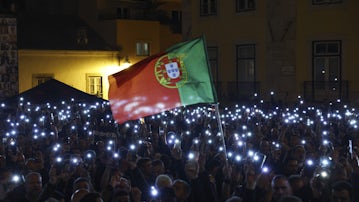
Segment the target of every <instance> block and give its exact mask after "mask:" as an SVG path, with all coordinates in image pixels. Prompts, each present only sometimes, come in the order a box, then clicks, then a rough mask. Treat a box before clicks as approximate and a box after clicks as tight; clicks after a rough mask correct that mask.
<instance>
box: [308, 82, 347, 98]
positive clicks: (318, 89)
mask: <svg viewBox="0 0 359 202" xmlns="http://www.w3.org/2000/svg"><path fill="white" fill-rule="evenodd" d="M303 93H304V98H305V99H306V100H309V101H328V100H336V99H340V100H344V101H345V100H348V99H349V82H348V81H304V90H303Z"/></svg>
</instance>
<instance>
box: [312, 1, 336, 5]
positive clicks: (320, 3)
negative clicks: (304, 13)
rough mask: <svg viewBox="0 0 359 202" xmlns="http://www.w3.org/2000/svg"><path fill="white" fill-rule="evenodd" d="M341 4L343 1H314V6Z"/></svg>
mask: <svg viewBox="0 0 359 202" xmlns="http://www.w3.org/2000/svg"><path fill="white" fill-rule="evenodd" d="M340 3H343V0H312V4H313V5H323V4H340Z"/></svg>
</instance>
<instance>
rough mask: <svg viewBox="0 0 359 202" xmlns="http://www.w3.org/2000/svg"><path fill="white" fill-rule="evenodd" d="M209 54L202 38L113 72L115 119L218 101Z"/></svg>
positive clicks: (129, 118)
mask: <svg viewBox="0 0 359 202" xmlns="http://www.w3.org/2000/svg"><path fill="white" fill-rule="evenodd" d="M206 53H207V52H206V47H205V43H204V39H203V38H202V37H199V38H196V39H193V40H191V41H187V42H183V43H179V44H177V45H175V46H173V47H171V48H169V49H168V50H167V51H166V52H164V53H160V54H157V55H154V56H150V57H148V58H146V59H144V60H142V61H140V62H138V63H136V64H134V65H132V66H131V67H129V68H128V69H125V70H123V71H120V72H118V73H116V74H113V75H110V76H109V78H108V79H109V83H110V88H109V92H108V97H109V101H110V105H111V110H112V114H113V117H114V119H115V120H116V121H117V122H118V123H123V122H126V121H128V120H135V119H139V118H141V117H145V116H149V115H153V114H157V113H160V112H163V111H166V110H169V109H173V108H176V107H179V106H185V105H192V104H198V103H214V102H216V101H217V97H216V93H215V91H214V88H213V85H212V81H211V75H210V70H209V65H208V59H207V54H206Z"/></svg>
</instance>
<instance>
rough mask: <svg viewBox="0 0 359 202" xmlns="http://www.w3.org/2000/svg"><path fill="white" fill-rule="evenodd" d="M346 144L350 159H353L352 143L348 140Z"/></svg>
mask: <svg viewBox="0 0 359 202" xmlns="http://www.w3.org/2000/svg"><path fill="white" fill-rule="evenodd" d="M348 144H349V154H350V158H351V159H353V142H352V140H349V142H348Z"/></svg>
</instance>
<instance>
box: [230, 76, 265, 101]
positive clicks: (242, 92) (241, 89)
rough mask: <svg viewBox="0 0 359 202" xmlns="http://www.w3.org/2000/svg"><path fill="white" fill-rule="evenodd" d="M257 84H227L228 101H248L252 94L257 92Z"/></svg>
mask: <svg viewBox="0 0 359 202" xmlns="http://www.w3.org/2000/svg"><path fill="white" fill-rule="evenodd" d="M259 85H260V83H259V82H254V81H248V82H244V81H242V82H228V85H227V92H228V100H229V101H249V100H251V99H252V98H253V95H254V93H258V91H259V89H260V88H259V87H260V86H259Z"/></svg>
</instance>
